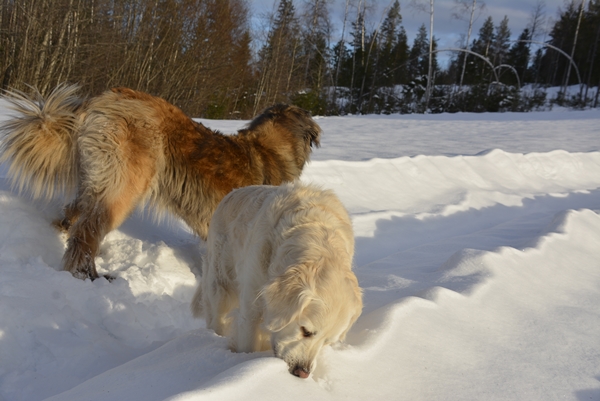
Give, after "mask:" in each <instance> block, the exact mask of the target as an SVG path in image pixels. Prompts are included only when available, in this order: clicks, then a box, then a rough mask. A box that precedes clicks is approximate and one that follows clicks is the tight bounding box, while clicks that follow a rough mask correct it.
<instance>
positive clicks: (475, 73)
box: [465, 16, 495, 84]
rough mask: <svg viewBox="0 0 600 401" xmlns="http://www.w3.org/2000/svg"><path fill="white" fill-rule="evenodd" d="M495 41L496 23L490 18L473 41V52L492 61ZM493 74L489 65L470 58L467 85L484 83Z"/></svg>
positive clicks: (466, 75)
mask: <svg viewBox="0 0 600 401" xmlns="http://www.w3.org/2000/svg"><path fill="white" fill-rule="evenodd" d="M494 40H495V35H494V21H493V20H492V17H491V16H490V17H488V18H487V19H486V20H485V21H484V23H483V25H482V26H481V28H480V29H479V36H478V37H477V38H476V39H475V40H474V41H473V44H472V45H471V51H473V52H475V53H477V54H479V55H481V56H483V57H486V58H488V59H490V56H491V54H492V45H493V43H494ZM490 73H491V70H490V67H489V65H488V64H487V63H486V62H485V61H483V60H481V59H480V58H478V57H469V62H468V63H467V71H466V73H465V83H466V84H479V83H482V82H484V80H485V79H487V78H488V77H489V74H490Z"/></svg>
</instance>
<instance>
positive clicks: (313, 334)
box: [191, 183, 362, 378]
mask: <svg viewBox="0 0 600 401" xmlns="http://www.w3.org/2000/svg"><path fill="white" fill-rule="evenodd" d="M207 244H208V246H207V254H206V256H205V258H204V263H203V266H202V281H201V284H200V286H199V287H198V289H197V291H196V294H195V295H194V298H193V300H192V304H191V307H192V312H193V314H194V316H196V317H201V316H203V317H204V318H205V319H206V325H207V327H208V328H210V329H213V330H215V332H216V333H217V334H219V335H224V336H227V337H228V338H229V339H230V345H231V348H232V349H233V350H234V351H237V352H252V351H263V350H268V349H269V348H272V349H273V351H274V352H275V355H276V356H278V357H280V358H282V359H283V360H284V361H285V362H286V363H287V364H288V367H289V371H290V373H292V374H294V375H296V376H299V377H302V378H306V377H308V375H309V374H310V372H312V371H313V369H314V366H315V358H316V356H317V354H318V352H319V350H320V349H321V347H323V346H324V345H327V344H331V343H334V342H337V341H343V340H344V338H345V336H346V333H347V332H348V330H349V329H350V327H351V326H352V324H354V322H355V321H356V319H357V318H358V316H359V315H360V313H361V310H362V296H361V291H360V288H359V287H358V281H357V279H356V276H355V275H354V273H353V272H352V270H351V264H352V256H353V253H354V237H353V234H352V226H351V223H350V219H349V217H348V214H347V212H346V210H345V209H344V207H343V206H342V204H341V202H340V201H339V199H338V198H337V197H336V196H335V195H334V194H333V192H331V191H323V190H320V189H318V188H316V187H314V186H304V185H302V184H299V183H295V184H286V185H282V186H279V187H274V186H251V187H245V188H241V189H237V190H235V191H233V192H231V193H230V194H229V195H227V196H226V197H225V198H224V199H223V201H222V202H221V203H220V204H219V206H218V207H217V210H216V212H215V214H214V215H213V217H212V220H211V223H210V228H209V233H208V243H207Z"/></svg>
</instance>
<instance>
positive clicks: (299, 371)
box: [292, 366, 310, 379]
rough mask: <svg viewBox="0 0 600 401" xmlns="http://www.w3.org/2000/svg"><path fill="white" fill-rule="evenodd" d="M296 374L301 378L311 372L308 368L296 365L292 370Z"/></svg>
mask: <svg viewBox="0 0 600 401" xmlns="http://www.w3.org/2000/svg"><path fill="white" fill-rule="evenodd" d="M292 374H293V375H294V376H298V377H299V378H301V379H306V378H307V377H308V376H309V375H310V372H309V371H308V370H307V369H306V368H302V367H300V366H296V367H295V368H294V370H293V372H292Z"/></svg>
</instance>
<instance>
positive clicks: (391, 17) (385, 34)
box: [376, 0, 406, 86]
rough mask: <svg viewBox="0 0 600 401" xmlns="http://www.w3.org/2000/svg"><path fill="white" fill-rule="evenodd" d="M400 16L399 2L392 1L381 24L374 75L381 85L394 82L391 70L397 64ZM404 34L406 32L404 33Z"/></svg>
mask: <svg viewBox="0 0 600 401" xmlns="http://www.w3.org/2000/svg"><path fill="white" fill-rule="evenodd" d="M401 22H402V16H401V15H400V3H399V2H398V0H396V1H394V3H393V4H392V7H390V9H389V11H388V13H387V15H386V18H385V19H384V21H383V23H382V24H381V34H380V38H381V39H380V41H379V57H378V65H377V72H378V74H379V76H378V77H376V79H377V82H378V83H379V84H380V85H382V86H392V85H394V84H395V82H394V81H395V80H394V73H393V70H394V68H396V66H397V65H398V64H397V63H398V61H399V60H398V57H397V54H396V50H399V48H398V40H399V39H400V38H401V37H400V23H401ZM404 35H406V33H404Z"/></svg>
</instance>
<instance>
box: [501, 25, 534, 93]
mask: <svg viewBox="0 0 600 401" xmlns="http://www.w3.org/2000/svg"><path fill="white" fill-rule="evenodd" d="M530 39H531V35H530V33H529V29H528V28H525V29H524V30H523V32H521V34H520V35H519V38H518V39H517V42H515V43H514V44H513V45H512V47H511V48H510V50H509V51H508V55H507V59H506V63H507V64H508V65H511V66H512V67H513V68H514V69H515V70H516V71H517V74H518V76H519V81H520V82H521V84H524V83H525V80H526V76H525V73H526V72H527V67H528V65H529V44H528V43H527V42H525V41H527V40H530ZM504 82H509V83H516V80H515V78H514V77H513V76H512V75H511V76H510V78H509V79H507V80H506V81H504Z"/></svg>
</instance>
